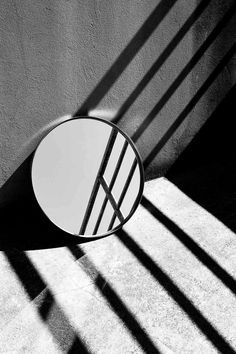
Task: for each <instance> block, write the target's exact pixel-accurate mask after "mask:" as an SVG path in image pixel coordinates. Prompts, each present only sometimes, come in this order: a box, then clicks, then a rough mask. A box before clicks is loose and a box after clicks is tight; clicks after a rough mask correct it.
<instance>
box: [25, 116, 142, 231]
mask: <svg viewBox="0 0 236 354" xmlns="http://www.w3.org/2000/svg"><path fill="white" fill-rule="evenodd" d="M31 178H32V184H33V190H34V193H35V196H36V199H37V201H38V203H39V205H40V207H41V208H42V210H43V211H44V213H45V214H46V215H47V217H48V218H49V219H50V220H51V221H52V222H53V223H54V224H55V225H57V226H58V227H59V228H61V229H62V230H64V231H66V232H68V233H70V234H73V235H78V236H84V237H92V236H94V237H95V236H96V237H97V236H104V235H108V234H111V233H113V232H115V231H116V230H117V229H118V228H120V227H121V226H122V225H124V223H125V222H126V221H127V220H128V219H129V218H130V217H131V215H132V214H133V213H134V211H135V210H136V208H137V206H138V204H139V201H140V199H141V196H142V192H143V185H144V176H143V167H142V162H141V159H140V156H139V154H138V152H137V150H136V148H135V145H134V144H133V142H132V141H131V139H130V138H129V137H128V136H126V135H125V134H124V132H122V131H121V130H120V129H119V128H118V127H117V126H115V125H114V124H112V123H110V122H108V121H104V120H102V119H98V118H92V117H78V118H72V119H70V120H67V121H66V122H64V123H61V124H59V125H58V126H57V127H56V128H54V129H53V130H51V131H50V132H49V133H48V134H47V135H46V136H45V138H44V139H43V140H42V141H41V142H40V144H39V146H38V147H37V149H36V151H35V154H34V158H33V162H32V171H31Z"/></svg>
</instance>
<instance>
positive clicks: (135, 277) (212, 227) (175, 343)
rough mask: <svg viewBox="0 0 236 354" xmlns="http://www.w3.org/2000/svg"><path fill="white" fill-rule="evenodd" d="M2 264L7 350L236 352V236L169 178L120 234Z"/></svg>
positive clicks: (11, 254) (148, 191)
mask: <svg viewBox="0 0 236 354" xmlns="http://www.w3.org/2000/svg"><path fill="white" fill-rule="evenodd" d="M32 237H34V236H33V233H32ZM0 267H1V271H0V284H1V290H0V352H1V353H16V354H18V353H45V354H46V353H50V354H54V353H55V354H56V353H96V354H98V353H99V354H126V353H127V354H128V353H130V354H131V353H137V354H138V353H163V354H167V353H180V354H184V353H199V354H200V353H209V354H210V353H217V352H221V353H234V352H236V297H235V295H236V281H235V278H236V236H235V233H234V232H233V231H232V230H231V229H229V228H228V227H226V226H225V224H223V223H222V222H221V221H219V219H217V218H216V217H215V216H213V215H212V214H210V213H209V212H208V211H207V210H205V209H204V208H203V207H201V206H200V205H199V204H197V203H196V202H194V201H193V200H191V199H190V198H189V197H188V196H187V195H185V194H184V193H183V192H181V191H180V190H179V189H178V188H177V187H176V186H175V185H174V184H173V183H171V182H170V181H169V180H167V179H166V178H160V179H157V180H153V181H151V182H147V183H146V184H145V190H144V198H143V200H142V203H141V205H140V206H139V208H138V209H137V211H136V213H135V214H134V215H133V217H132V218H131V219H130V221H129V222H128V223H127V224H126V226H125V227H124V229H123V230H121V231H120V232H119V233H117V234H116V235H111V236H109V237H106V238H103V239H100V240H96V241H94V242H90V243H84V244H82V245H78V246H76V245H74V246H69V247H59V248H50V249H42V250H32V251H19V250H17V249H8V250H2V251H1V253H0Z"/></svg>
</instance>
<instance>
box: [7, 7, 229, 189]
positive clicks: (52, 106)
mask: <svg viewBox="0 0 236 354" xmlns="http://www.w3.org/2000/svg"><path fill="white" fill-rule="evenodd" d="M171 2H172V3H173V2H174V1H169V0H165V1H157V0H149V1H141V0H129V1H127V0H119V1H117V0H109V1H107V0H88V1H82V0H67V1H66V0H57V1H52V0H51V1H50V0H40V1H38V0H1V2H0V36H1V44H0V47H1V49H0V75H1V80H0V144H1V148H0V161H1V165H0V185H2V184H3V183H4V182H5V181H6V180H7V179H8V178H9V176H10V175H11V174H12V173H13V172H14V171H15V170H16V169H17V167H18V166H19V165H20V164H21V163H23V162H24V160H25V159H26V158H27V156H28V155H29V154H30V153H31V152H32V151H33V150H34V149H35V147H36V145H37V143H38V141H39V140H40V138H41V137H42V136H43V135H44V134H45V133H46V132H47V130H48V129H49V127H50V126H53V125H54V124H56V122H57V119H58V118H60V117H62V116H64V115H69V114H72V115H73V114H75V112H78V110H79V113H80V114H82V113H87V112H88V113H89V112H90V114H99V115H104V116H105V117H106V119H110V120H112V119H114V117H115V116H116V115H117V112H118V113H120V112H122V110H123V104H124V102H125V101H126V99H127V98H128V97H129V95H130V94H131V93H132V92H133V90H134V89H135V88H136V86H137V85H138V84H139V83H140V81H141V80H142V79H143V77H144V75H145V74H146V73H147V72H148V70H149V69H150V68H151V66H152V65H153V64H154V63H155V61H156V60H157V59H158V58H159V57H160V55H161V54H162V52H163V51H164V50H165V48H166V47H167V46H168V44H169V43H170V42H171V40H172V39H173V37H174V36H175V35H176V33H177V32H178V31H179V30H180V28H181V26H182V25H183V24H184V22H185V21H186V20H187V19H188V17H189V16H190V15H191V13H192V12H193V10H194V9H195V8H196V6H197V5H198V3H199V1H196V0H191V1H189V0H178V1H176V3H175V4H174V6H173V7H171V9H170V10H169V11H168V13H166V15H165V16H164V18H163V19H162V21H159V20H158V19H159V17H160V19H161V17H163V16H162V13H163V14H164V13H165V8H168V6H169V4H170V3H171ZM203 2H204V1H203ZM233 3H234V1H230V0H225V1H211V3H210V5H209V6H208V7H207V9H206V10H205V11H204V12H203V14H202V15H201V16H200V18H199V19H198V20H197V22H196V23H195V24H194V25H193V26H191V28H190V29H189V30H188V31H187V33H186V34H185V36H184V37H183V39H182V40H181V41H180V43H178V45H176V46H175V47H174V48H173V51H172V53H171V54H170V55H169V56H168V57H167V58H166V60H165V62H164V63H163V64H162V65H160V67H159V68H158V70H157V72H155V75H153V76H152V78H151V80H150V81H148V84H147V85H143V87H142V90H140V92H139V95H138V97H137V98H136V99H135V100H134V101H133V102H132V104H131V105H130V106H129V107H128V108H129V109H128V110H126V112H125V114H122V116H121V114H120V119H119V120H117V124H119V125H120V127H121V128H123V129H124V130H125V131H126V132H127V133H128V134H129V135H130V136H131V137H132V136H133V134H134V132H135V131H136V130H137V129H138V127H139V126H140V125H141V123H142V122H143V121H144V120H145V118H146V117H147V116H148V115H149V114H150V112H151V111H152V109H153V108H154V107H155V105H156V104H157V103H158V102H159V100H160V99H161V97H162V96H163V94H164V93H165V92H166V90H167V89H168V88H169V87H170V85H171V83H172V82H173V81H174V80H175V78H176V77H177V75H178V74H179V73H180V71H181V70H182V69H183V68H184V66H185V65H186V64H187V63H188V62H189V60H190V59H191V58H192V56H193V55H194V53H195V52H196V51H197V50H198V48H199V47H200V46H201V45H202V43H203V42H204V41H205V40H206V38H207V36H208V35H209V33H210V31H211V30H212V29H213V28H214V26H215V25H216V24H217V22H218V21H219V20H220V18H221V17H222V16H223V15H224V13H225V12H226V11H227V9H228V8H229V7H230V6H231V5H232V4H233ZM155 8H157V10H158V11H157V10H155ZM154 10H155V11H156V13H157V14H156V18H157V23H158V21H159V22H160V23H158V25H157V27H156V28H155V30H154V31H153V32H152V33H151V35H150V37H149V38H148V39H147V40H146V41H144V40H145V33H147V32H148V25H146V27H145V31H144V32H143V33H142V32H141V33H139V36H138V37H137V38H136V42H135V41H133V42H131V44H129V43H130V41H131V40H132V38H134V36H135V35H136V33H137V31H138V30H139V29H140V28H141V27H142V25H143V24H144V22H145V21H146V20H147V19H148V17H149V16H150V15H151V13H152V11H154ZM158 16H159V17H158ZM150 22H151V18H150ZM233 23H235V17H234V18H233V19H231V22H228V25H227V26H226V28H225V29H224V31H223V32H222V33H221V34H220V35H218V37H217V39H216V40H215V41H214V42H213V44H212V45H211V46H210V47H209V48H208V49H207V51H206V52H205V54H204V55H203V57H202V58H201V59H200V61H199V63H198V64H197V65H196V66H195V67H194V68H193V69H192V70H191V71H190V73H189V74H188V75H187V76H186V78H185V79H184V80H183V82H181V83H180V84H179V87H178V89H177V90H175V92H174V94H173V95H172V96H171V97H170V98H169V100H168V102H167V103H166V104H165V105H164V106H163V107H162V109H161V110H160V111H159V112H158V114H157V115H155V117H154V119H153V120H152V122H151V123H150V124H149V125H148V126H147V127H146V129H145V131H144V132H143V133H142V134H141V135H140V136H139V138H138V139H137V141H136V143H137V146H138V148H139V151H140V153H141V155H142V158H143V160H144V161H145V159H146V158H147V156H148V155H149V154H150V153H151V151H153V149H154V147H155V146H156V144H157V143H158V141H159V140H160V139H161V138H162V136H163V135H164V134H165V132H166V131H167V130H168V128H169V127H170V126H171V124H173V122H174V121H175V120H176V118H177V116H178V115H179V114H180V113H181V112H182V111H183V109H184V108H185V106H186V105H187V104H188V102H189V101H190V100H191V99H192V97H193V96H194V95H195V93H196V92H197V90H198V89H199V87H201V85H202V84H203V82H204V81H205V80H206V78H207V77H208V75H209V74H210V73H211V72H212V70H214V68H215V67H216V65H217V64H218V63H219V62H220V60H221V58H222V57H223V55H224V53H225V52H226V51H227V50H228V49H229V47H230V46H231V45H232V37H233V36H232V33H233V31H232V28H233ZM142 41H143V42H142ZM127 45H129V47H128V48H129V51H127V53H126V52H124V49H125V48H126V46H127ZM135 48H136V49H137V48H138V49H139V50H137V53H136V55H134V57H133V58H132V51H133V54H135ZM126 55H127V63H125V61H126ZM117 59H118V62H116V61H117ZM131 59H132V60H131ZM115 62H116V64H114V66H113V69H112V70H113V71H112V70H110V68H111V66H112V64H113V63H115ZM126 64H128V65H126ZM233 72H234V65H233V61H231V63H229V65H228V66H226V67H225V68H223V70H222V72H221V73H220V75H219V76H218V78H217V80H216V81H215V83H214V84H213V85H212V87H211V88H210V89H209V90H208V91H207V92H206V93H205V94H204V95H203V97H202V99H201V100H200V101H199V102H198V103H197V105H196V106H195V107H194V109H193V110H192V111H191V112H189V114H188V115H187V117H186V119H185V120H184V122H183V123H182V124H181V125H180V126H179V127H178V129H177V130H176V132H175V133H174V134H173V135H172V137H171V138H170V139H169V140H168V142H167V143H166V144H165V145H164V147H163V148H162V149H161V151H160V152H159V153H158V154H157V156H156V157H154V158H152V159H151V161H150V163H149V164H148V165H147V166H146V178H147V179H148V178H153V177H156V176H159V175H161V174H163V173H164V172H165V171H166V169H167V168H168V167H169V166H171V164H172V163H173V162H174V161H175V160H176V158H177V157H178V155H179V154H180V153H181V151H183V149H184V148H185V147H186V145H187V144H188V143H189V141H190V140H191V139H192V137H193V136H194V135H195V133H196V131H197V130H198V129H199V128H200V127H201V126H202V124H203V123H204V122H205V121H206V119H207V118H208V116H209V115H210V113H211V112H212V111H213V110H214V108H215V107H216V106H217V104H218V103H219V102H220V101H221V99H222V97H223V96H224V95H225V93H226V92H227V91H228V89H229V87H230V86H231V85H232V77H233V74H232V73H233ZM106 73H107V78H106V80H105V79H103V78H104V75H105V74H106ZM116 76H117V79H114V78H116ZM101 80H103V81H101ZM112 80H113V81H114V83H113V84H112V85H109V82H113V81H112ZM99 82H102V85H101V87H98V88H97V89H96V87H97V85H98V84H99ZM110 86H111V87H110ZM81 107H82V109H80V108H81ZM120 110H121V111H120ZM91 111H92V112H91Z"/></svg>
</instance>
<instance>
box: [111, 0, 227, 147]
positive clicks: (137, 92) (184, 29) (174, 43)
mask: <svg viewBox="0 0 236 354" xmlns="http://www.w3.org/2000/svg"><path fill="white" fill-rule="evenodd" d="M210 2H211V0H207V1H204V0H203V1H201V3H200V4H199V5H198V6H197V7H196V9H195V10H194V11H193V13H192V14H191V15H190V16H189V18H188V19H187V20H186V21H185V23H184V24H183V26H182V27H181V28H180V30H179V31H178V32H177V33H176V35H175V36H174V38H173V39H172V40H171V41H170V43H169V44H168V45H167V47H166V48H165V49H164V51H163V52H162V53H161V55H160V56H159V57H158V58H157V60H156V61H155V63H154V64H153V65H152V66H151V68H150V69H149V70H148V72H147V73H146V74H145V75H144V77H143V78H142V80H141V81H140V82H139V84H138V85H137V86H136V87H135V89H134V90H133V92H132V93H131V94H130V95H129V97H128V98H127V99H126V100H125V102H124V103H123V104H122V106H121V108H120V109H119V111H118V113H117V115H116V117H115V118H114V119H113V120H112V121H113V123H118V122H119V121H120V120H121V119H122V117H123V116H124V115H125V113H126V112H127V111H128V110H129V108H130V107H131V105H132V104H133V103H134V101H135V100H136V99H137V98H138V96H139V95H140V94H141V93H142V91H143V90H144V89H145V87H146V86H147V85H148V83H149V82H150V81H151V79H152V78H153V76H154V75H155V74H156V73H157V72H158V70H159V69H160V68H161V66H162V65H163V64H164V63H165V61H166V60H167V59H168V57H169V56H170V55H171V54H172V52H173V51H174V50H175V48H176V47H177V46H178V44H179V43H180V41H181V40H182V39H183V38H184V36H185V35H186V34H187V33H188V31H189V30H190V28H191V27H192V26H193V24H194V23H195V22H196V21H197V19H198V18H199V17H200V16H201V14H202V13H203V11H204V10H205V9H206V7H207V6H208V5H209V3H210ZM226 23H227V21H226ZM222 27H223V26H222ZM221 29H222V28H221ZM200 56H201V54H200ZM188 69H189V70H191V68H190V67H189V66H188ZM182 81H183V80H182ZM178 82H179V81H178ZM179 85H180V82H179ZM169 96H170V95H169ZM148 121H151V117H149V116H148V117H147V118H146V120H145V122H144V123H142V126H141V127H140V128H139V129H138V131H137V132H136V133H135V136H134V137H133V140H134V141H135V140H137V138H138V136H140V135H141V134H142V132H143V131H144V130H145V127H146V126H147V122H148Z"/></svg>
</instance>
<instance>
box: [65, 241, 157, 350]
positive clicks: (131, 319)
mask: <svg viewBox="0 0 236 354" xmlns="http://www.w3.org/2000/svg"><path fill="white" fill-rule="evenodd" d="M68 249H69V250H70V251H71V253H72V255H73V256H74V258H75V260H77V259H79V258H82V257H83V256H85V257H84V259H83V263H82V265H83V269H84V271H85V272H86V273H87V275H88V276H89V277H90V278H91V279H92V281H93V283H94V285H95V286H96V287H97V289H98V290H99V291H100V293H101V295H102V296H103V297H104V298H105V299H106V301H107V302H108V304H109V305H110V306H111V308H112V310H113V311H114V313H115V314H116V315H117V316H118V317H119V318H120V320H121V321H122V322H123V323H124V325H125V326H126V328H127V329H128V330H129V332H130V333H131V335H132V336H133V338H134V339H135V340H136V341H137V343H138V344H139V345H140V347H141V348H142V349H143V351H144V353H156V354H158V353H160V352H159V350H158V349H157V348H156V347H155V344H154V343H153V341H152V340H151V338H150V337H149V336H148V334H147V333H146V331H145V329H144V328H142V326H141V325H140V324H139V323H138V321H137V319H136V318H135V316H134V315H133V314H132V313H131V312H130V310H129V309H128V308H127V307H126V305H125V303H124V302H123V301H122V299H121V298H120V297H119V296H118V295H117V294H116V292H115V291H114V289H113V288H112V286H111V285H110V284H109V283H108V282H107V280H106V279H105V278H104V277H103V275H102V274H100V273H99V272H98V270H97V269H96V267H95V266H94V265H93V263H92V261H91V260H90V259H89V258H88V256H86V255H85V253H84V252H83V250H82V249H81V248H80V247H79V246H71V247H68Z"/></svg>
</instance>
